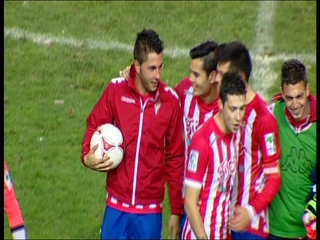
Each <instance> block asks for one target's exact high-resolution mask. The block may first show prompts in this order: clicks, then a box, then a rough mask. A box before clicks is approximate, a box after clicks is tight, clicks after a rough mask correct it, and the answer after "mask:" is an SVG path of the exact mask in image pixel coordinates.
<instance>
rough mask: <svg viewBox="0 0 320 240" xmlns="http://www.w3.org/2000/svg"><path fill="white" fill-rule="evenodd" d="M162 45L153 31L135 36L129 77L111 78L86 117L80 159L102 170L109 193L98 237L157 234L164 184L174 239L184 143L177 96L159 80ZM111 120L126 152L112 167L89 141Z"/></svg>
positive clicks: (170, 229) (161, 70)
mask: <svg viewBox="0 0 320 240" xmlns="http://www.w3.org/2000/svg"><path fill="white" fill-rule="evenodd" d="M162 72H163V43H162V40H161V39H160V38H159V36H158V34H157V33H156V32H155V31H154V30H152V29H149V30H146V29H144V30H142V31H141V32H139V33H138V34H137V38H136V42H135V46H134V63H133V64H132V65H131V68H130V76H129V78H128V79H125V78H115V79H112V80H111V82H110V83H109V84H108V86H107V87H106V89H105V91H104V92H103V94H102V96H101V97H100V99H99V100H98V102H97V103H96V105H95V106H94V108H93V110H92V111H91V113H90V115H89V116H88V118H87V130H86V133H85V136H84V139H83V145H82V146H83V149H82V156H81V159H82V162H83V164H84V165H85V166H86V167H88V168H91V169H93V170H96V171H100V172H107V180H106V182H107V183H106V190H107V193H108V196H107V201H106V204H107V206H106V210H105V214H104V219H103V222H102V226H101V238H102V239H105V238H112V239H119V238H121V239H124V238H126V239H131V238H135V239H142V238H148V239H160V238H162V236H161V232H162V207H163V200H164V194H165V182H166V181H167V182H168V187H169V199H170V207H171V217H170V221H169V237H173V238H177V237H178V234H179V220H180V215H181V214H182V213H183V211H182V210H183V204H182V195H181V189H182V183H183V169H184V141H183V122H182V111H181V109H180V102H179V99H178V96H177V94H176V93H175V92H174V91H173V90H172V89H171V88H170V87H169V86H167V85H166V84H165V83H164V82H163V81H162V80H161V76H162ZM104 123H113V124H114V125H116V126H117V127H118V128H119V129H120V130H121V132H122V134H123V137H124V141H125V146H126V147H125V153H124V157H123V160H122V162H121V163H120V164H119V165H118V166H117V167H116V168H114V169H112V159H109V157H104V158H101V159H96V158H95V156H94V151H95V150H96V149H97V146H95V147H93V148H92V149H90V140H91V136H92V134H93V132H94V131H95V130H96V128H97V127H98V126H100V125H102V124H104Z"/></svg>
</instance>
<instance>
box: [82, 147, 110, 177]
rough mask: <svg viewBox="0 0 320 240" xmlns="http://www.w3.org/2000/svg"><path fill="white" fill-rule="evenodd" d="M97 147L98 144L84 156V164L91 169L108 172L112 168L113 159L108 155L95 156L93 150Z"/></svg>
mask: <svg viewBox="0 0 320 240" xmlns="http://www.w3.org/2000/svg"><path fill="white" fill-rule="evenodd" d="M97 149H98V144H96V145H95V146H93V147H92V148H91V149H90V151H89V152H88V154H87V155H85V156H84V164H85V165H86V166H87V167H88V168H91V169H92V170H95V171H98V172H108V171H110V170H112V169H113V168H114V167H113V161H112V160H111V159H110V157H109V156H105V157H103V158H96V156H95V154H94V153H95V151H96V150H97Z"/></svg>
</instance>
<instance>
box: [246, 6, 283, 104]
mask: <svg viewBox="0 0 320 240" xmlns="http://www.w3.org/2000/svg"><path fill="white" fill-rule="evenodd" d="M276 4H277V2H276V1H259V7H258V13H257V20H256V28H255V32H256V41H255V46H254V48H255V49H256V51H257V55H258V56H263V55H264V53H267V52H269V51H270V50H272V47H273V32H272V30H273V15H274V12H275V8H276ZM270 65H271V61H270V58H262V59H261V60H258V61H257V59H253V71H252V79H251V80H250V81H252V80H253V81H252V87H253V89H254V90H255V91H257V92H258V93H260V94H261V96H262V97H263V98H264V99H266V100H267V99H269V97H270V96H267V94H266V90H267V89H268V88H269V87H271V86H272V85H273V82H274V81H275V80H276V79H277V77H278V74H277V72H274V71H273V70H272V68H271V66H270Z"/></svg>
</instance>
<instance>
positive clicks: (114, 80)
mask: <svg viewBox="0 0 320 240" xmlns="http://www.w3.org/2000/svg"><path fill="white" fill-rule="evenodd" d="M127 82H128V80H127V79H125V78H123V77H116V78H112V79H111V80H110V83H109V84H114V85H121V84H124V83H127Z"/></svg>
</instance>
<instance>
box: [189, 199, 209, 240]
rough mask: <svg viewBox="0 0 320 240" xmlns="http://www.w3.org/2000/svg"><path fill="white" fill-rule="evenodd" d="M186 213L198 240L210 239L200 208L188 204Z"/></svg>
mask: <svg viewBox="0 0 320 240" xmlns="http://www.w3.org/2000/svg"><path fill="white" fill-rule="evenodd" d="M186 213H187V215H188V219H189V221H190V225H191V228H192V230H193V232H194V233H195V235H196V237H197V239H208V236H207V234H206V231H205V229H204V225H203V220H202V218H201V215H200V212H199V210H198V207H197V206H188V205H187V204H186Z"/></svg>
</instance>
